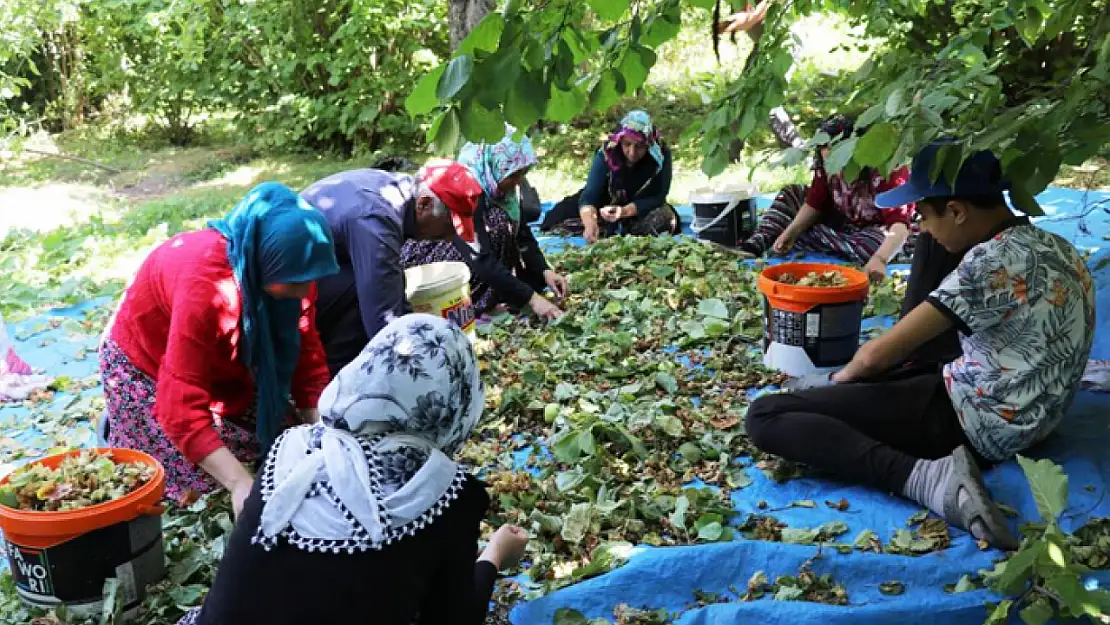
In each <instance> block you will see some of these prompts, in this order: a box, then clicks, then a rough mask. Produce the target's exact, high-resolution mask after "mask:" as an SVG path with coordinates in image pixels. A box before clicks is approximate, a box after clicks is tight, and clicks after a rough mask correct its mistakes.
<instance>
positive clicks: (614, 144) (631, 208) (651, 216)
mask: <svg viewBox="0 0 1110 625" xmlns="http://www.w3.org/2000/svg"><path fill="white" fill-rule="evenodd" d="M671 167H672V164H671V151H670V149H669V148H668V147H667V146H666V145H664V144H663V142H662V141H661V140H660V139H659V131H658V130H657V129H656V128H655V126H654V124H652V122H651V117H650V116H649V115H648V114H647V113H646V112H644V111H640V110H636V111H632V112H630V113H629V114H628V115H626V116H625V117H624V119H622V120H621V124H620V127H619V128H617V130H616V132H614V133H613V134H611V135H609V140H608V141H606V142H605V145H604V146H602V148H601V149H600V150H598V151H597V154H596V155H595V156H594V160H593V164H592V165H591V166H590V174H589V177H588V178H587V179H586V186H585V187H584V188H583V189H582V190H581V191H579V192H578V193H575V194H574V195H571V196H568V197H566V198H564V199H563V200H562V201H560V202H559V203H558V204H556V205H555V206H554V207H553V208H552V209H551V211H550V212H549V213H548V214H547V216H546V217H544V220H543V224H542V225H541V226H540V229H541V230H544V231H550V230H556V229H562V230H568V231H572V232H577V231H579V230H581V231H582V235H583V236H584V237H585V238H586V242H588V243H593V242H595V241H597V239H598V238H599V237H603V236H612V235H615V234H631V235H660V234H678V232H679V230H680V226H681V224H680V222H679V219H678V213H677V212H675V210H674V208H672V207H671V205H670V204H667V194H668V193H670V192H671Z"/></svg>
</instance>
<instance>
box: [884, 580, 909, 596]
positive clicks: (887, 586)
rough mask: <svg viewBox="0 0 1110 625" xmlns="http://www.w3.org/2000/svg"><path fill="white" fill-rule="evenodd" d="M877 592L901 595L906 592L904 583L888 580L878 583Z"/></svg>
mask: <svg viewBox="0 0 1110 625" xmlns="http://www.w3.org/2000/svg"><path fill="white" fill-rule="evenodd" d="M879 592H881V593H883V594H884V595H893V596H897V595H901V594H903V593H905V592H906V585H905V584H903V583H902V582H899V581H889V582H883V583H881V584H879Z"/></svg>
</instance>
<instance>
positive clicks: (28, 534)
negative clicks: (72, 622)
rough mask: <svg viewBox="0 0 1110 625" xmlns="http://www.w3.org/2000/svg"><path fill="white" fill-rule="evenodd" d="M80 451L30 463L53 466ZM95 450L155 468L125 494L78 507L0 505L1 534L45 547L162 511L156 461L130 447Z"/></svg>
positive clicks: (161, 473) (162, 478)
mask: <svg viewBox="0 0 1110 625" xmlns="http://www.w3.org/2000/svg"><path fill="white" fill-rule="evenodd" d="M82 451H87V450H82V449H75V450H72V451H67V452H65V453H61V454H57V455H55V456H47V457H46V458H43V459H41V460H36V461H35V462H32V463H31V464H41V465H43V466H45V467H48V468H50V469H53V468H55V467H57V466H58V465H59V464H61V463H62V460H65V459H66V458H68V457H70V456H76V455H78V454H80V453H81V452H82ZM97 451H101V452H105V451H106V452H111V454H112V460H114V461H116V462H138V463H142V464H145V465H148V466H152V467H154V469H155V473H154V477H153V478H152V479H151V480H150V481H149V482H147V483H146V484H143V485H142V486H141V487H140V488H139V489H138V490H136V491H135V492H133V493H129V494H128V495H127V496H125V497H121V498H119V499H116V500H113V501H106V502H104V503H101V504H97V505H95V506H89V507H87V508H81V509H80V510H66V511H64V512H41V511H31V510H16V509H14V508H9V507H7V506H0V530H3V531H4V537H5V538H6V539H7V540H8V541H10V542H14V543H18V544H20V545H26V546H28V547H38V548H40V549H46V548H48V547H53V546H54V545H57V544H60V543H64V542H66V541H67V540H72V539H74V538H76V537H78V536H80V535H82V534H87V533H89V532H91V531H94V530H98V529H100V528H102V527H108V526H109V525H115V524H117V523H127V522H128V521H132V520H134V519H136V518H138V517H140V516H145V515H148V514H161V513H162V507H161V506H160V505H159V502H160V501H161V500H162V495H163V493H164V491H165V487H166V471H165V470H164V469H163V468H162V465H161V464H160V463H159V462H158V461H157V460H155V459H154V458H152V457H151V456H149V455H147V454H145V453H143V452H141V451H136V450H134V449H122V448H110V449H109V448H101V449H98V450H97ZM9 477H10V475H7V476H4V478H3V479H0V486H4V485H6V484H7V483H8V479H9Z"/></svg>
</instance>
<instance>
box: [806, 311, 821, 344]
mask: <svg viewBox="0 0 1110 625" xmlns="http://www.w3.org/2000/svg"><path fill="white" fill-rule="evenodd" d="M819 336H821V315H820V313H817V312H810V313H808V314H806V338H807V339H812V338H817V337H819Z"/></svg>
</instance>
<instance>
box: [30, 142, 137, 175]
mask: <svg viewBox="0 0 1110 625" xmlns="http://www.w3.org/2000/svg"><path fill="white" fill-rule="evenodd" d="M23 151H24V152H28V153H30V154H39V155H41V156H52V157H54V158H60V159H62V160H64V161H73V162H75V163H81V164H83V165H91V166H93V167H97V168H99V169H103V170H104V171H110V172H112V173H113V174H122V173H123V170H122V169H116V168H115V167H110V166H108V165H105V164H103V163H98V162H96V161H92V160H89V159H87V158H81V157H80V156H70V155H69V154H62V153H60V152H44V151H43V150H36V149H34V148H23Z"/></svg>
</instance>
